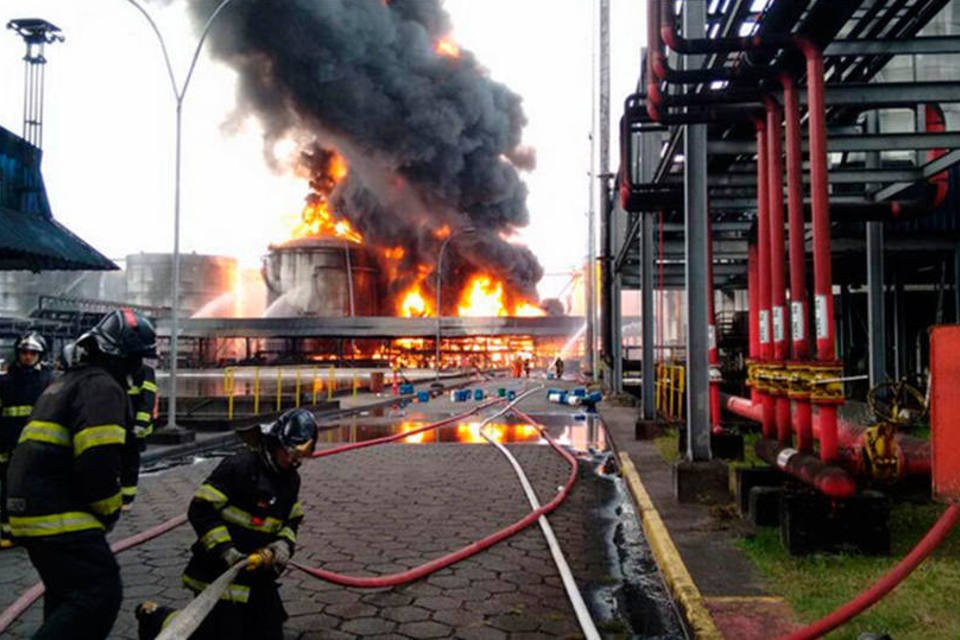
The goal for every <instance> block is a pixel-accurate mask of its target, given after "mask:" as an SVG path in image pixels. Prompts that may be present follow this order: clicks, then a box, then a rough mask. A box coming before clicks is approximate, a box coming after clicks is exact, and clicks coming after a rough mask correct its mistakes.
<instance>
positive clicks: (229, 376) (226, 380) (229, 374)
mask: <svg viewBox="0 0 960 640" xmlns="http://www.w3.org/2000/svg"><path fill="white" fill-rule="evenodd" d="M233 376H234V369H233V367H227V368H226V369H224V370H223V392H224V393H225V394H227V420H233V395H234V390H235V389H236V384H235V383H234V377H233Z"/></svg>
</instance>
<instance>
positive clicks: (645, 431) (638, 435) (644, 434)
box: [633, 418, 667, 440]
mask: <svg viewBox="0 0 960 640" xmlns="http://www.w3.org/2000/svg"><path fill="white" fill-rule="evenodd" d="M666 429H667V423H666V422H664V421H663V420H660V419H657V418H654V419H652V420H645V419H644V418H637V422H636V424H635V426H634V432H633V437H634V439H635V440H653V439H654V438H658V437H660V436H662V435H663V434H664V433H665V432H666Z"/></svg>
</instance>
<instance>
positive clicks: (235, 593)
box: [183, 574, 250, 602]
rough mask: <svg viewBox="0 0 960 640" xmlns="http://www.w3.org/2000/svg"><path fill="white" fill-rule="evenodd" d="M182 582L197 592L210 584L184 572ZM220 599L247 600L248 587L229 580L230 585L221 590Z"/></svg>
mask: <svg viewBox="0 0 960 640" xmlns="http://www.w3.org/2000/svg"><path fill="white" fill-rule="evenodd" d="M183 584H185V585H186V586H187V588H188V589H190V590H191V591H195V592H197V593H200V592H201V591H203V590H204V589H206V588H207V587H208V586H209V585H210V583H209V582H204V581H203V580H197V579H196V578H194V577H192V576H188V575H186V574H184V575H183ZM220 599H221V600H229V601H231V602H247V601H248V600H249V599H250V587H248V586H246V585H243V584H237V583H235V582H231V583H230V585H229V586H228V587H227V588H226V589H224V590H223V593H222V594H220Z"/></svg>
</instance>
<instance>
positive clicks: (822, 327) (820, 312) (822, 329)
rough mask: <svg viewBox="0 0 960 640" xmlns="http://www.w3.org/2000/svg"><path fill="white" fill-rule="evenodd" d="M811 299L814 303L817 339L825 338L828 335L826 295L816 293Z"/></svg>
mask: <svg viewBox="0 0 960 640" xmlns="http://www.w3.org/2000/svg"><path fill="white" fill-rule="evenodd" d="M813 301H814V303H815V304H816V307H815V309H814V311H815V315H816V321H817V340H825V339H826V338H829V337H830V336H829V335H828V334H827V296H825V295H823V294H819V293H818V294H817V295H816V296H814V299H813Z"/></svg>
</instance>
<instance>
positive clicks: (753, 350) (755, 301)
mask: <svg viewBox="0 0 960 640" xmlns="http://www.w3.org/2000/svg"><path fill="white" fill-rule="evenodd" d="M758 262H759V259H758V258H757V245H756V243H755V242H751V243H750V244H749V245H748V246H747V336H748V341H747V356H748V357H749V359H750V361H751V362H757V361H759V359H760V300H759V298H758V294H757V279H758V278H759V277H760V274H759V267H758V264H757V263H758ZM750 401H751V402H752V403H754V404H760V391H759V390H758V389H757V388H756V387H754V386H751V387H750ZM761 419H762V416H761Z"/></svg>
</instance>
